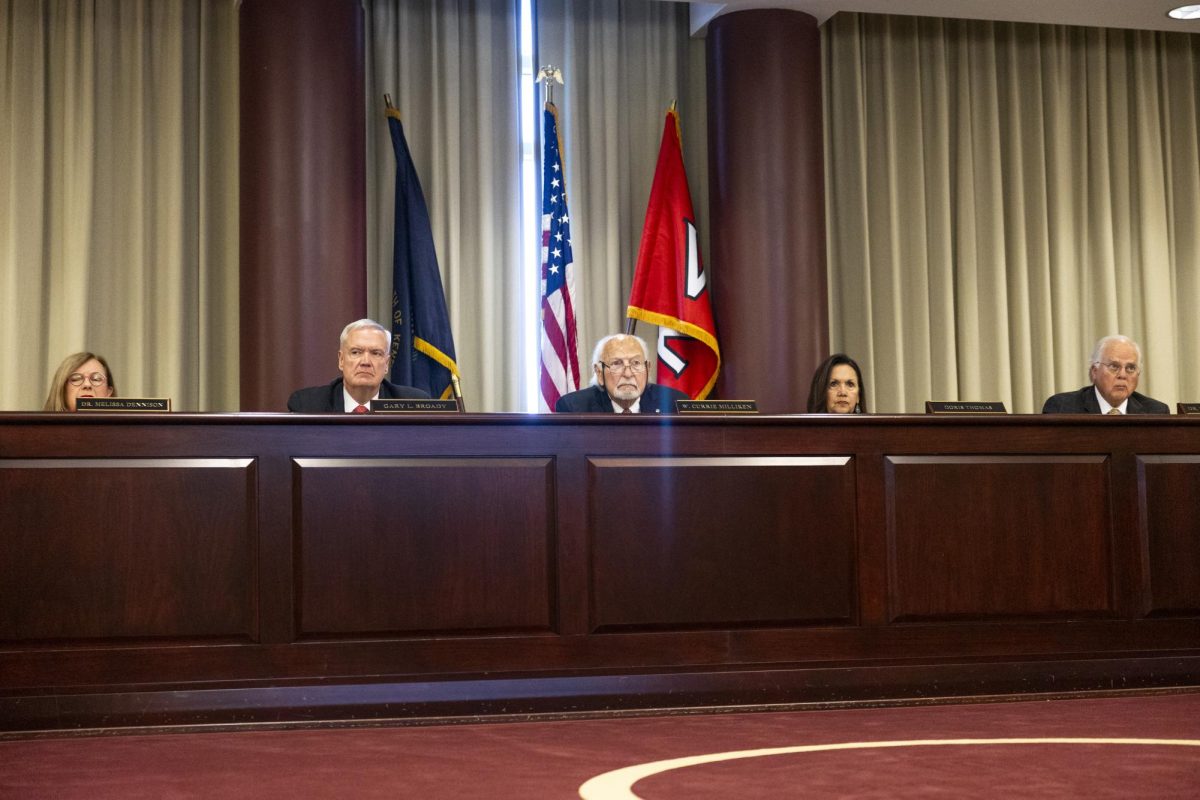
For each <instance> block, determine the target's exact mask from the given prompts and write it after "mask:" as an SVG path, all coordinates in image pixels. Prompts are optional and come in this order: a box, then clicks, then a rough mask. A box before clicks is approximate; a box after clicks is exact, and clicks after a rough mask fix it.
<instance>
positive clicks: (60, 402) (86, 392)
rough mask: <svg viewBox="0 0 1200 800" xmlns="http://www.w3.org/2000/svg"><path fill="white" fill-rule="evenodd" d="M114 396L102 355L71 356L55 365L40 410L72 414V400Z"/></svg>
mask: <svg viewBox="0 0 1200 800" xmlns="http://www.w3.org/2000/svg"><path fill="white" fill-rule="evenodd" d="M116 396H117V387H116V384H114V383H113V377H112V370H110V369H109V368H108V362H107V361H105V360H104V356H98V355H96V354H95V353H72V354H71V355H69V356H67V357H66V358H64V359H63V361H62V363H61V364H59V365H58V370H57V371H55V373H54V380H52V381H50V392H49V393H48V394H47V395H46V404H45V405H44V406H42V411H74V410H75V400H76V399H78V398H80V397H116Z"/></svg>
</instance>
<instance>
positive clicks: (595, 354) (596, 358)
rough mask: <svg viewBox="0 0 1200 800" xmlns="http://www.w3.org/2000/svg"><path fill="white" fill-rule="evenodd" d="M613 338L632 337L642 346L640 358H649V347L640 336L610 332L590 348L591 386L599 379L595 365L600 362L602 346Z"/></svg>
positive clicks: (606, 344)
mask: <svg viewBox="0 0 1200 800" xmlns="http://www.w3.org/2000/svg"><path fill="white" fill-rule="evenodd" d="M615 339H633V340H634V341H635V342H637V343H638V346H639V347H641V348H642V358H644V359H645V360H647V361H649V360H650V348H649V347H647V346H646V340H645V339H643V338H642V337H640V336H635V335H633V334H632V333H610V334H609V335H608V336H605V337H604V338H603V339H601V340H600V341H598V342H596V347H595V349H594V350H592V383H591V385H592V386H595V385H596V384H598V383H599V382H600V381H599V380H598V379H597V378H596V366H597V365H598V364H599V363H600V354H601V353H603V352H604V348H605V347H607V346H608V343H609V342H611V341H613V340H615Z"/></svg>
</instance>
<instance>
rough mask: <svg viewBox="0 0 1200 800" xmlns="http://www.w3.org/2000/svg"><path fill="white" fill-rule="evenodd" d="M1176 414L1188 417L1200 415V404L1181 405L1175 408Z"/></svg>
mask: <svg viewBox="0 0 1200 800" xmlns="http://www.w3.org/2000/svg"><path fill="white" fill-rule="evenodd" d="M1175 413H1176V414H1184V415H1187V416H1191V415H1193V414H1200V403H1180V404H1179V405H1177V406H1176V407H1175Z"/></svg>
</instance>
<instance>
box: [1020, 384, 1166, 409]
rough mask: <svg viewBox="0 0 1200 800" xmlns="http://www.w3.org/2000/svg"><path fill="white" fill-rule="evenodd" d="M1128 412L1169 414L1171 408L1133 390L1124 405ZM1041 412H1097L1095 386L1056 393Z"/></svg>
mask: <svg viewBox="0 0 1200 800" xmlns="http://www.w3.org/2000/svg"><path fill="white" fill-rule="evenodd" d="M1125 411H1126V413H1128V414H1170V413H1171V409H1169V408H1167V404H1166V403H1160V402H1158V401H1157V400H1155V399H1154V398H1153V397H1146V395H1144V394H1139V393H1137V392H1134V393H1133V394H1131V395H1129V403H1128V404H1127V405H1126V406H1125ZM1042 413H1043V414H1099V413H1100V401H1099V400H1097V399H1096V388H1095V387H1094V386H1092V385H1090V384H1089V385H1088V386H1085V387H1083V388H1082V389H1080V390H1079V391H1077V392H1063V393H1062V394H1056V395H1054V396H1053V397H1051V398H1050V399H1049V400H1047V401H1046V404H1045V405H1044V406H1042Z"/></svg>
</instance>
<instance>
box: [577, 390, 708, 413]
mask: <svg viewBox="0 0 1200 800" xmlns="http://www.w3.org/2000/svg"><path fill="white" fill-rule="evenodd" d="M687 399H688V396H687V395H686V394H684V393H683V392H681V391H679V390H678V389H672V388H671V387H670V386H659V385H658V384H657V383H648V384H646V390H645V391H644V392H642V400H641V405H639V406H638V408H639V409H641V411H640V412H639V413H642V414H674V413H675V401H676V400H687ZM554 410H555V411H583V412H589V413H593V414H612V413H614V412H613V406H612V400H610V399H609V397H608V392H606V391H604V387H603V386H589V387H588V388H586V389H580V390H579V391H577V392H571V393H570V394H564V395H563V396H562V397H560V398H558V402H557V403H555V404H554Z"/></svg>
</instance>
